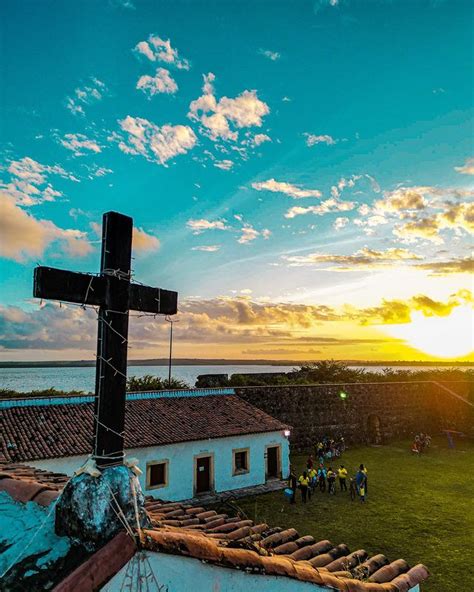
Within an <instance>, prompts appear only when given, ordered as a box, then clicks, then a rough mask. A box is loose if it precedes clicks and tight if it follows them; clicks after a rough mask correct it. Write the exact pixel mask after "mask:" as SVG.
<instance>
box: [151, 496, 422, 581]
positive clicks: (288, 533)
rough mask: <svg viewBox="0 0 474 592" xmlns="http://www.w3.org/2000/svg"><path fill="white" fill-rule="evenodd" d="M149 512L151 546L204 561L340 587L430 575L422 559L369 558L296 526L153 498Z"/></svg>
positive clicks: (362, 552)
mask: <svg viewBox="0 0 474 592" xmlns="http://www.w3.org/2000/svg"><path fill="white" fill-rule="evenodd" d="M146 507H147V511H148V513H149V515H150V516H151V518H152V522H153V525H154V528H153V529H151V530H145V531H144V533H143V534H144V538H143V541H144V545H145V546H146V548H148V549H149V550H152V551H159V552H164V553H172V554H178V555H185V556H188V557H194V558H196V559H200V560H203V561H207V562H210V563H214V564H217V565H222V566H224V567H232V568H235V569H242V570H246V571H249V572H253V573H265V574H267V575H278V576H287V577H290V578H295V579H297V580H301V581H305V582H312V583H314V584H319V585H320V586H327V587H328V588H330V589H334V590H340V591H341V592H342V591H344V592H407V591H408V590H409V589H410V588H413V587H414V586H416V585H417V584H420V583H421V582H423V581H425V580H426V579H427V578H428V575H429V574H428V570H427V569H426V567H425V566H423V565H421V564H419V565H416V566H414V567H412V568H410V566H409V565H408V564H407V562H406V561H404V560H403V559H398V560H397V561H393V562H391V563H390V561H389V560H388V559H387V558H386V557H385V556H384V555H374V556H372V557H369V555H368V553H367V552H366V551H364V550H363V549H358V550H356V551H354V552H352V553H351V552H350V550H349V548H348V547H347V546H346V545H344V544H340V545H333V543H331V542H330V541H328V540H323V541H316V540H315V539H314V538H313V537H312V536H300V535H299V533H298V532H297V531H296V530H295V529H294V528H290V529H286V530H284V529H282V528H270V527H269V526H268V525H267V524H254V523H253V522H252V521H251V520H243V519H240V518H238V517H237V518H232V517H229V516H228V515H227V514H218V513H217V512H216V511H214V510H206V509H205V508H203V507H196V506H186V505H182V504H179V503H169V502H160V501H156V500H152V499H149V500H148V501H147V505H146Z"/></svg>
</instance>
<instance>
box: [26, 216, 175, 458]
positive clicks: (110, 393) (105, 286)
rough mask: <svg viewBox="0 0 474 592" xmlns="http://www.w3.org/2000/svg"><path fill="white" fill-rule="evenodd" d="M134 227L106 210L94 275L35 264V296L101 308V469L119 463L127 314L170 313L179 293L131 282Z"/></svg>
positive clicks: (97, 416) (97, 427)
mask: <svg viewBox="0 0 474 592" xmlns="http://www.w3.org/2000/svg"><path fill="white" fill-rule="evenodd" d="M132 229H133V220H132V218H129V217H128V216H124V215H123V214H118V213H117V212H107V213H106V214H104V216H103V221H102V256H101V262H100V273H99V274H98V275H92V274H87V273H76V272H73V271H64V270H62V269H54V268H52V267H37V268H36V269H35V279H34V296H36V297H37V298H45V299H51V300H60V301H63V302H73V303H76V304H81V305H84V306H86V305H91V306H98V307H99V312H98V317H99V326H98V337H97V364H96V383H95V394H96V397H95V407H94V458H95V460H96V463H97V466H99V467H101V468H105V467H107V466H111V465H116V464H120V463H122V462H123V456H124V451H123V449H124V435H123V434H124V428H125V390H126V381H127V347H128V345H127V343H128V341H127V340H128V316H129V315H128V313H129V311H130V310H136V311H140V312H144V313H152V314H164V315H173V314H176V312H177V305H178V294H177V292H171V291H169V290H162V289H160V288H150V287H149V286H143V285H141V284H134V283H132V282H131V272H130V269H131V258H132ZM71 429H74V428H73V426H71Z"/></svg>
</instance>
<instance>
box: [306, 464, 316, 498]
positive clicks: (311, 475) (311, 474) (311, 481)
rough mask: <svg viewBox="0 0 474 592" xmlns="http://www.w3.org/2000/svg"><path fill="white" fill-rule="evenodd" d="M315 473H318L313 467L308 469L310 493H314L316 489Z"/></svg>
mask: <svg viewBox="0 0 474 592" xmlns="http://www.w3.org/2000/svg"><path fill="white" fill-rule="evenodd" d="M317 475H318V472H317V471H316V469H315V468H314V467H313V468H312V469H311V470H310V471H308V477H309V491H310V493H311V494H312V493H314V490H315V489H316V485H317V482H318V478H317ZM310 497H311V496H310Z"/></svg>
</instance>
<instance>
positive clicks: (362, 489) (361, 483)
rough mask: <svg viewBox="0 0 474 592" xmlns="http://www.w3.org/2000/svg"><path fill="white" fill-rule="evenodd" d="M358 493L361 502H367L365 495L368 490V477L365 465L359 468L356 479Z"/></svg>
mask: <svg viewBox="0 0 474 592" xmlns="http://www.w3.org/2000/svg"><path fill="white" fill-rule="evenodd" d="M355 480H356V485H357V492H358V494H359V495H360V498H361V501H363V502H365V494H366V490H367V475H366V473H365V471H364V465H360V466H359V470H358V471H357V474H356V477H355Z"/></svg>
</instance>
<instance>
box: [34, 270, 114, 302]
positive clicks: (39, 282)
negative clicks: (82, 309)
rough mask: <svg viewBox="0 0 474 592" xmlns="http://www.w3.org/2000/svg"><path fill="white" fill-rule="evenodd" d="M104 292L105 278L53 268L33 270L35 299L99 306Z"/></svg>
mask: <svg viewBox="0 0 474 592" xmlns="http://www.w3.org/2000/svg"><path fill="white" fill-rule="evenodd" d="M105 292H106V280H105V278H102V277H98V276H95V275H90V274H87V273H77V272H75V271H66V270H64V269H56V268H54V267H36V268H35V279H34V287H33V295H34V296H35V297H36V298H44V299H48V300H62V301H63V302H77V303H78V304H89V305H93V306H100V305H101V304H103V303H104V299H105Z"/></svg>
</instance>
